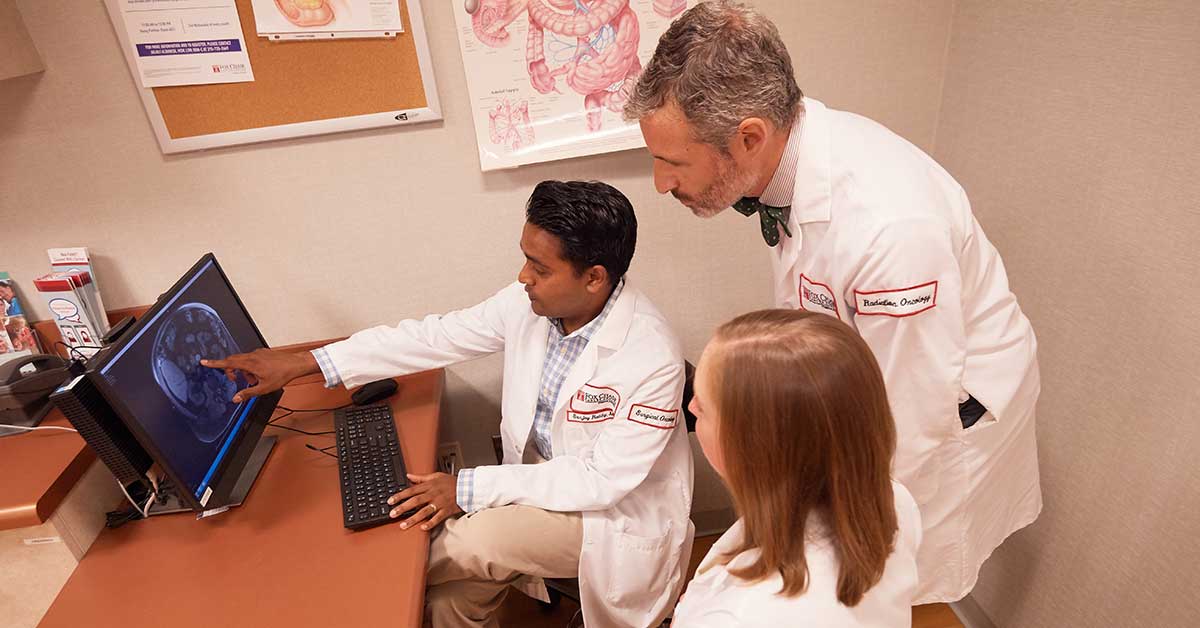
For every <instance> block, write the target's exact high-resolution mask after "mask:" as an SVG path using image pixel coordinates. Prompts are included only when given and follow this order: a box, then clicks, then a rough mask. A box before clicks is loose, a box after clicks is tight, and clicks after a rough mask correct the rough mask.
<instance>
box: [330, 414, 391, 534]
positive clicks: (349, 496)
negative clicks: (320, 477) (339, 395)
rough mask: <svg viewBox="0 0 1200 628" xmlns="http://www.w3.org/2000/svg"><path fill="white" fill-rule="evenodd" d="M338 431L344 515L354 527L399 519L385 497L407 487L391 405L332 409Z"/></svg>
mask: <svg viewBox="0 0 1200 628" xmlns="http://www.w3.org/2000/svg"><path fill="white" fill-rule="evenodd" d="M333 427H334V430H335V431H336V433H337V449H338V476H339V478H340V479H341V489H342V520H343V524H344V525H345V526H346V527H347V528H350V529H353V530H357V529H359V528H369V527H371V526H375V525H379V524H381V523H389V522H392V521H400V519H402V518H403V517H398V518H396V519H393V518H391V517H389V516H388V513H389V512H391V510H392V506H388V503H387V500H388V498H389V497H391V496H392V495H395V494H396V493H398V492H400V491H402V490H404V489H406V488H408V484H409V482H408V475H407V473H406V471H405V470H404V456H402V455H401V454H400V441H399V440H398V439H397V437H396V423H395V422H394V421H393V420H392V409H391V408H389V407H388V406H387V405H384V404H380V405H374V406H362V407H358V408H346V409H342V410H338V411H336V412H334V413H333ZM408 514H409V513H405V516H407V515H408Z"/></svg>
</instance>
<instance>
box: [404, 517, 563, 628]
mask: <svg viewBox="0 0 1200 628" xmlns="http://www.w3.org/2000/svg"><path fill="white" fill-rule="evenodd" d="M582 546H583V518H582V517H581V516H580V514H579V513H577V512H572V513H565V512H550V511H546V510H542V509H540V508H533V507H530V506H518V505H510V506H502V507H500V508H488V509H485V510H480V511H478V512H476V513H474V514H472V515H470V516H462V517H458V518H457V519H447V520H446V521H445V522H444V523H443V524H442V525H441V526H439V528H438V530H436V531H435V532H434V535H433V537H432V538H431V539H430V545H429V573H428V579H427V588H426V590H425V608H426V612H427V613H428V618H429V620H430V622H431V623H432V625H433V628H460V627H463V628H465V627H468V626H470V627H480V628H497V627H498V626H499V625H500V624H499V623H498V622H497V620H496V617H495V615H496V609H498V608H499V607H500V603H501V602H503V601H504V596H505V594H506V593H507V589H508V586H509V585H510V584H512V583H514V582H516V581H517V579H518V578H520V577H521V576H522V575H525V574H528V575H532V576H539V577H542V578H575V577H577V576H578V575H579V551H580V548H581V547H582Z"/></svg>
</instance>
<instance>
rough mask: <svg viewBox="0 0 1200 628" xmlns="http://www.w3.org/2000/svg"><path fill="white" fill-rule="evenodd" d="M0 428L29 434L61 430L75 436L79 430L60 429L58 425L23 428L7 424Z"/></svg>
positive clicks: (1, 425)
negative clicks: (73, 433) (36, 431)
mask: <svg viewBox="0 0 1200 628" xmlns="http://www.w3.org/2000/svg"><path fill="white" fill-rule="evenodd" d="M0 428H8V429H14V430H25V431H29V432H32V431H33V430H62V431H64V432H75V433H77V434H78V433H79V430H77V429H75V428H73V427H60V426H58V425H39V426H37V427H25V426H24V425H9V424H7V423H0Z"/></svg>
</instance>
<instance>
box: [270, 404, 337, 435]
mask: <svg viewBox="0 0 1200 628" xmlns="http://www.w3.org/2000/svg"><path fill="white" fill-rule="evenodd" d="M352 405H354V404H351V403H348V404H345V405H342V406H338V407H336V408H300V409H296V408H289V407H287V406H279V405H277V406H275V409H276V410H283V411H284V413H283V414H281V415H279V416H277V417H274V418H272V419H271V420H270V421H267V427H277V428H279V429H281V430H288V431H291V432H298V433H300V434H304V435H306V436H325V435H327V434H332V433H333V430H328V431H324V432H309V431H306V430H302V429H298V428H295V427H288V426H286V425H280V424H279V421H282V420H283V419H286V418H288V417H290V416H292V415H293V414H296V413H297V412H336V411H338V410H343V409H345V408H349V407H350V406H352Z"/></svg>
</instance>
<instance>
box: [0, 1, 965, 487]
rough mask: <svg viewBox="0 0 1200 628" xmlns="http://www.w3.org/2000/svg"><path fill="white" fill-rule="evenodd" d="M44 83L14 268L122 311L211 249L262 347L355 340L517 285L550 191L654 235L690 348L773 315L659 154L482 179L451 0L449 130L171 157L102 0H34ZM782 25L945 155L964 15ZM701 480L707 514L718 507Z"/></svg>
mask: <svg viewBox="0 0 1200 628" xmlns="http://www.w3.org/2000/svg"><path fill="white" fill-rule="evenodd" d="M17 4H18V6H19V8H20V9H21V11H22V13H23V15H24V16H25V22H26V24H27V25H28V28H29V31H30V33H31V34H32V36H33V39H34V41H35V42H37V43H38V44H39V47H40V49H41V50H42V51H43V53H44V58H45V63H46V68H47V69H46V71H45V73H44V74H41V75H38V76H33V77H26V78H20V79H13V80H9V81H4V82H0V216H2V217H3V219H4V221H3V224H4V225H5V227H4V231H3V235H2V236H0V269H5V270H9V271H10V272H12V273H14V274H15V276H16V277H17V278H18V279H19V280H21V281H22V287H23V288H24V292H25V294H26V299H27V301H29V302H30V303H31V304H32V306H33V307H32V309H33V310H34V312H35V315H36V317H37V318H44V314H45V309H44V307H43V306H42V304H41V303H39V302H38V301H37V295H36V294H35V293H33V292H32V287H31V286H30V284H29V280H30V279H32V278H33V277H35V276H37V275H39V274H41V273H43V272H45V271H46V270H47V262H46V259H45V249H46V248H48V247H53V246H80V245H86V246H88V247H90V248H91V250H92V251H93V253H94V254H96V255H97V256H99V258H100V263H99V270H98V275H99V279H100V281H101V283H102V286H103V289H104V295H105V299H106V302H107V305H109V306H110V307H123V306H131V305H137V304H145V303H150V302H152V301H153V300H154V298H155V297H156V296H157V295H158V294H159V292H161V291H162V290H164V289H165V288H167V287H168V286H170V285H171V283H172V282H173V281H174V280H175V279H176V278H177V277H178V276H179V274H181V273H182V272H183V271H184V270H186V269H187V268H188V267H189V266H190V265H191V263H192V262H194V261H195V260H196V259H197V258H198V257H199V256H200V255H201V254H202V253H204V252H206V251H210V250H211V251H214V252H216V254H217V256H218V258H219V259H220V261H221V263H222V265H223V266H224V267H225V269H226V271H227V272H228V273H229V275H230V277H231V278H232V280H233V282H234V284H235V286H236V287H237V289H238V291H239V293H240V294H241V295H242V297H243V299H244V300H245V301H246V303H247V306H248V307H249V309H250V311H251V313H252V314H253V315H254V316H255V319H256V320H257V322H258V324H259V326H260V327H261V328H262V330H263V333H264V335H265V336H266V337H267V340H268V341H269V342H270V343H272V344H287V343H293V342H300V341H305V340H312V339H318V338H328V337H334V336H342V335H346V334H349V333H352V332H354V331H356V330H358V329H360V328H363V327H365V326H369V325H374V324H379V323H392V322H394V321H396V320H398V319H400V318H402V317H409V316H418V315H423V314H426V313H430V312H438V311H443V310H447V309H450V308H456V307H461V306H467V305H471V304H473V303H475V302H477V301H478V300H479V299H481V298H483V297H485V296H487V295H489V294H491V292H492V291H494V290H496V289H498V288H500V287H501V286H503V285H505V284H506V283H507V282H510V281H512V280H513V279H514V278H515V275H516V272H517V270H518V267H519V264H520V261H521V257H520V254H519V250H518V248H517V239H518V235H519V233H520V229H521V226H522V222H523V204H524V201H525V200H526V198H527V197H528V194H529V191H530V190H531V189H532V187H533V185H534V184H536V183H537V182H538V181H541V180H543V179H550V178H557V179H571V178H589V179H590V178H596V179H603V180H605V181H607V182H609V183H611V184H613V185H615V186H616V187H618V188H619V189H621V190H622V191H624V192H625V193H626V194H627V195H628V196H629V197H630V199H631V200H632V201H633V203H634V206H635V207H636V208H637V211H638V217H639V222H640V226H641V229H640V234H639V235H640V237H639V243H638V244H639V246H638V250H637V255H636V257H635V260H634V264H633V268H632V270H631V273H632V274H631V276H632V278H633V279H634V280H635V281H637V282H638V283H639V284H641V286H642V288H643V289H644V290H645V291H646V292H647V293H649V294H650V295H651V296H652V297H653V299H654V300H655V301H656V302H657V304H658V305H659V307H660V308H661V309H662V310H663V311H664V312H665V313H666V314H667V315H668V316H669V317H670V318H671V320H672V322H673V323H674V324H675V326H676V329H677V331H678V333H679V334H680V336H681V338H682V340H683V343H684V346H685V349H686V351H687V354H688V356H689V357H691V358H693V359H694V358H695V357H696V356H698V354H699V351H700V350H701V348H702V347H703V345H704V343H705V341H706V340H707V338H708V336H709V334H710V332H711V330H712V329H713V328H714V327H715V326H716V325H717V324H719V323H721V322H723V321H724V320H726V319H728V318H730V317H732V316H734V315H735V314H738V313H741V312H743V311H746V310H750V309H755V308H759V307H766V306H769V305H770V278H769V276H770V272H771V271H770V267H769V264H768V261H767V259H768V258H767V253H766V250H765V248H764V245H763V244H762V241H761V237H760V236H759V235H758V229H757V227H756V226H755V225H753V224H751V223H750V222H749V221H747V220H746V219H744V218H742V217H741V216H739V215H736V214H734V213H733V212H727V214H728V215H724V216H722V217H720V218H718V219H716V220H712V221H707V222H706V221H701V220H699V219H696V218H694V217H692V216H691V214H690V213H688V212H687V210H685V209H684V208H682V207H681V206H679V205H677V204H676V203H675V201H674V199H671V198H670V197H666V198H664V197H660V196H658V195H657V194H656V193H655V192H654V189H653V186H652V184H651V181H650V178H649V171H650V159H649V156H648V154H647V153H646V152H645V151H644V150H637V151H627V152H623V153H618V154H614V155H607V156H601V157H592V158H584V159H577V160H571V161H562V162H556V163H551V164H545V165H537V166H529V167H525V168H521V169H518V170H514V171H505V172H496V173H488V174H487V175H484V174H481V173H480V172H479V163H478V157H477V154H476V146H475V136H474V128H473V125H472V122H471V119H470V117H469V110H468V103H467V100H466V93H467V90H466V84H465V79H464V76H463V67H462V59H461V56H460V54H459V51H458V44H457V41H456V39H455V32H454V26H453V23H454V20H453V15H452V14H451V11H450V6H449V5H448V4H447V3H445V2H443V1H441V0H425V3H424V5H423V6H424V8H425V13H426V22H427V23H426V27H427V30H428V32H429V37H430V45H431V49H432V54H433V62H434V70H435V72H436V75H437V80H438V83H439V86H440V88H441V89H440V92H441V99H442V102H443V103H444V113H445V122H444V123H439V124H430V125H423V126H414V127H409V128H405V129H398V130H397V129H392V130H386V131H368V132H357V133H346V134H340V135H332V136H325V137H319V138H312V139H303V140H294V141H285V142H276V143H271V144H263V145H258V146H251V147H242V148H232V149H224V150H215V151H211V152H206V153H194V154H186V155H182V156H172V157H164V156H163V155H161V154H160V152H159V150H158V147H157V144H156V142H155V140H154V137H153V135H152V133H151V130H150V126H149V124H148V123H147V121H146V116H145V113H144V111H143V109H142V105H141V102H140V100H139V99H138V97H137V92H136V90H135V87H134V83H133V80H132V79H131V77H130V74H129V71H128V69H127V67H126V65H125V61H124V58H123V57H122V55H121V53H120V50H119V48H118V46H117V41H116V37H115V36H114V34H113V32H112V28H111V26H110V24H109V21H108V17H107V15H106V14H105V10H104V7H103V4H102V2H101V1H100V0H88V1H87V2H79V1H78V0H18V2H17ZM757 4H759V5H760V7H761V8H762V9H763V10H764V11H765V12H766V13H767V14H768V15H770V16H771V17H772V18H774V19H775V20H776V22H777V23H778V24H779V28H780V30H781V31H782V33H783V35H784V37H785V39H786V41H787V43H788V46H789V49H790V50H791V52H792V54H793V57H794V59H795V65H796V68H797V72H798V78H799V80H800V84H801V87H802V88H803V89H804V90H805V92H806V93H807V94H809V95H811V96H815V97H817V98H820V99H823V100H825V101H826V102H827V103H828V104H830V105H833V106H837V107H841V108H847V109H852V110H854V111H857V112H860V113H863V114H865V115H868V116H871V117H874V118H876V119H878V120H880V121H882V122H884V123H886V124H888V125H889V126H891V127H892V128H894V129H895V130H896V131H898V132H900V133H901V134H903V135H905V136H906V137H908V138H909V139H910V140H912V141H913V142H915V143H917V144H918V145H921V146H924V147H927V148H928V147H930V146H931V145H932V143H933V134H934V129H935V127H936V121H937V115H938V106H939V103H940V101H941V82H942V77H943V74H944V67H945V50H946V43H947V41H948V38H949V33H950V22H951V17H952V9H953V6H952V4H951V2H949V0H944V1H938V2H928V1H923V0H908V1H894V2H887V3H881V2H871V1H865V0H864V1H861V2H845V3H842V2H839V3H823V2H793V1H790V0H771V1H764V2H760V3H757ZM500 367H501V362H500V360H499V359H497V358H488V359H484V360H481V361H478V362H476V363H473V364H468V365H463V366H458V367H454V368H452V369H450V371H449V388H448V392H449V401H450V414H451V420H450V422H449V423H448V424H447V425H446V426H445V427H444V428H443V434H444V439H445V440H450V439H459V440H461V441H462V442H463V446H464V448H465V449H466V456H467V460H468V461H469V462H472V463H480V462H489V461H491V460H492V454H491V448H490V442H489V439H488V436H489V435H490V434H492V433H494V432H495V427H494V426H495V421H496V419H497V417H498V415H499V413H498V405H497V402H498V399H499V392H500ZM711 484H712V482H711V481H709V480H704V479H701V480H699V481H698V485H699V488H698V496H697V502H698V503H697V506H698V507H704V505H705V502H706V501H717V502H719V501H720V495H719V493H720V492H719V491H718V490H715V489H713V490H706V489H705V488H704V487H705V486H709V485H711Z"/></svg>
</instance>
